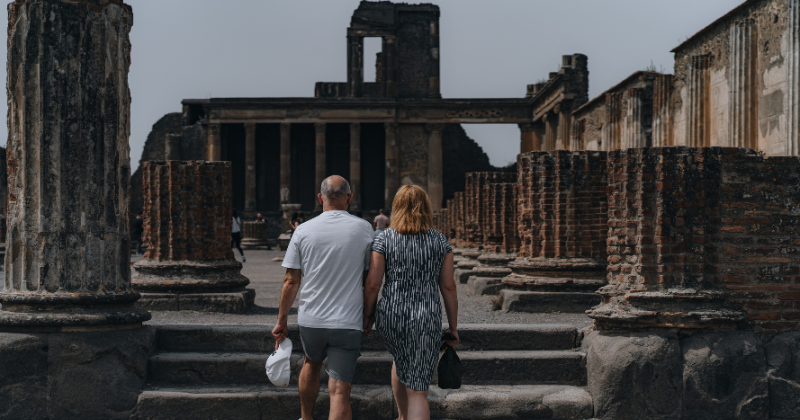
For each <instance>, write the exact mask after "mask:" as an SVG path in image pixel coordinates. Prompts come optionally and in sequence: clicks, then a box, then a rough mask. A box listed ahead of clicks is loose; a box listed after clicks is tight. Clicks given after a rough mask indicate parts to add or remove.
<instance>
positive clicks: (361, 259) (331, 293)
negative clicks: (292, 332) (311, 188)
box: [272, 175, 452, 420]
mask: <svg viewBox="0 0 800 420" xmlns="http://www.w3.org/2000/svg"><path fill="white" fill-rule="evenodd" d="M317 199H318V200H319V202H320V204H322V214H320V215H319V216H317V217H315V218H314V219H312V220H310V221H308V222H306V223H303V224H299V225H298V226H297V228H296V230H295V232H294V235H292V240H291V242H289V248H288V249H287V250H286V256H285V257H284V259H283V264H282V265H283V266H284V267H286V276H285V277H284V278H283V288H282V290H281V300H280V306H279V309H278V321H277V322H276V324H275V329H273V330H272V335H273V336H274V337H275V348H276V349H277V348H278V344H280V343H281V342H282V341H283V340H284V339H285V338H286V336H287V335H288V334H289V326H288V318H289V310H290V309H291V308H292V303H293V302H294V300H295V298H296V297H297V294H298V292H299V293H300V307H299V308H298V311H297V323H298V324H300V340H301V342H302V343H303V351H304V352H305V362H304V363H303V368H302V370H301V371H300V380H299V384H298V386H299V389H300V407H301V408H300V409H301V411H302V415H303V420H311V415H312V411H313V409H314V401H316V400H317V394H319V382H320V370H321V369H322V362H324V361H325V359H328V363H327V365H325V372H327V373H328V395H329V396H330V415H329V416H328V418H329V419H338V420H345V419H351V418H352V412H351V408H350V384H351V383H352V382H353V375H354V374H355V369H356V361H357V360H358V357H359V356H360V354H361V335H362V332H361V328H362V326H363V324H364V322H363V319H362V313H363V309H362V299H363V292H362V285H363V281H364V276H365V275H366V272H367V270H368V269H369V255H370V246H371V244H372V229H370V226H369V223H368V222H367V221H366V220H364V219H358V218H357V217H354V216H352V215H351V214H350V213H348V212H347V208H348V207H349V206H350V200H352V199H353V194H352V193H351V190H350V184H349V183H348V182H347V180H345V179H344V178H342V177H340V176H337V175H334V176H331V177H329V178H327V179H325V180H324V181H322V185H321V187H320V193H319V195H318V196H317ZM450 277H452V274H451V275H450ZM439 322H440V324H439V325H440V327H439V328H440V329H441V320H440V321H439ZM295 348H297V347H295Z"/></svg>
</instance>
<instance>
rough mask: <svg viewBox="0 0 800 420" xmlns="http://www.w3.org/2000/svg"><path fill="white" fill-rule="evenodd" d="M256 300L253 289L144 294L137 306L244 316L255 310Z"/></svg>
mask: <svg viewBox="0 0 800 420" xmlns="http://www.w3.org/2000/svg"><path fill="white" fill-rule="evenodd" d="M255 298H256V291H255V290H253V289H244V290H240V291H233V292H225V293H222V292H220V293H191V292H185V293H142V298H141V299H139V301H138V302H136V306H137V307H138V308H142V309H146V310H149V311H196V312H221V313H228V314H244V313H248V312H250V310H251V309H252V308H253V303H254V301H255Z"/></svg>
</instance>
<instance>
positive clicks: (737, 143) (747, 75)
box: [728, 19, 758, 148]
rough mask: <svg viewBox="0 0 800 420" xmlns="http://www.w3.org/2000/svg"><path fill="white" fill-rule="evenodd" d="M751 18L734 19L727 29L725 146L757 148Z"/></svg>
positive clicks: (752, 21) (752, 27)
mask: <svg viewBox="0 0 800 420" xmlns="http://www.w3.org/2000/svg"><path fill="white" fill-rule="evenodd" d="M755 26H756V25H755V20H753V19H744V20H742V21H739V22H736V23H735V24H734V25H733V26H731V30H730V53H729V55H728V57H729V66H728V86H729V90H730V95H729V99H728V146H730V147H750V148H755V147H757V141H756V140H757V137H756V136H757V132H756V127H757V124H758V121H757V115H756V111H757V110H758V103H757V99H756V98H757V96H756V90H755V86H756V83H757V79H756V62H755V57H756V55H757V48H758V46H757V45H755V37H754V33H755V30H756V29H755Z"/></svg>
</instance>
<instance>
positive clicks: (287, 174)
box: [281, 123, 292, 204]
mask: <svg viewBox="0 0 800 420" xmlns="http://www.w3.org/2000/svg"><path fill="white" fill-rule="evenodd" d="M291 132H292V124H290V123H281V204H288V203H289V201H290V200H291V191H292V190H291V184H292V142H291V137H290V135H291Z"/></svg>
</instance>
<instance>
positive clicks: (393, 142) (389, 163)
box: [383, 123, 400, 210]
mask: <svg viewBox="0 0 800 420" xmlns="http://www.w3.org/2000/svg"><path fill="white" fill-rule="evenodd" d="M385 126H386V172H385V177H386V180H385V183H384V185H385V186H386V192H385V194H384V200H383V202H384V205H383V207H384V208H385V209H387V210H391V208H392V202H393V201H394V195H395V193H397V189H398V188H400V176H399V171H398V167H397V124H395V123H386V124H385Z"/></svg>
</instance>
